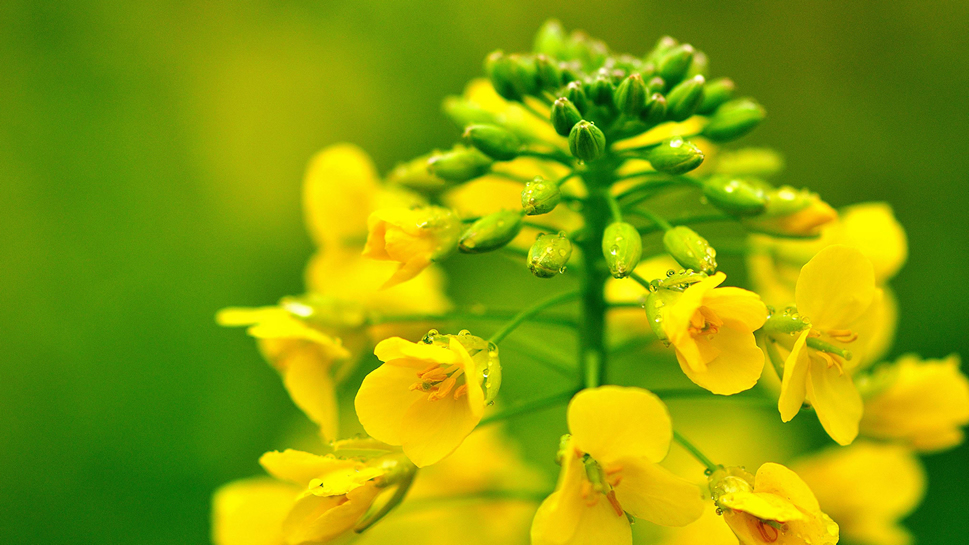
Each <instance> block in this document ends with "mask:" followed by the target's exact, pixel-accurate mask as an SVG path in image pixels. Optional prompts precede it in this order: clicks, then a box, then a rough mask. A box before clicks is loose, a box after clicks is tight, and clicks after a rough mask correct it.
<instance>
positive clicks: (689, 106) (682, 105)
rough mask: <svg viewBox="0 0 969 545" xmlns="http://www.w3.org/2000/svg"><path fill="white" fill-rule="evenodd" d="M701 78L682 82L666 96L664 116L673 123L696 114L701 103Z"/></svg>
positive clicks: (704, 81)
mask: <svg viewBox="0 0 969 545" xmlns="http://www.w3.org/2000/svg"><path fill="white" fill-rule="evenodd" d="M704 83H706V80H705V79H703V76H694V77H692V78H690V79H688V80H685V81H683V82H682V83H680V84H679V85H677V86H676V87H674V88H673V90H671V91H670V92H669V94H667V95H666V101H667V104H668V105H667V108H666V116H667V117H669V118H670V119H672V120H673V121H683V120H685V119H688V118H689V117H690V116H691V115H693V114H694V113H696V110H697V108H699V107H700V103H701V102H703V84H704Z"/></svg>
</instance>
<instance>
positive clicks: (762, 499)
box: [718, 492, 805, 522]
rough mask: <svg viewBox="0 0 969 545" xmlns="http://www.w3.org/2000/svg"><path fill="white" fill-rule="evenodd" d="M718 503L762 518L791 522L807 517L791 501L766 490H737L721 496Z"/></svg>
mask: <svg viewBox="0 0 969 545" xmlns="http://www.w3.org/2000/svg"><path fill="white" fill-rule="evenodd" d="M718 504H719V505H720V506H721V507H726V508H728V509H732V510H734V511H743V512H744V513H748V514H750V515H753V516H755V517H757V518H759V519H761V520H773V521H777V522H790V521H792V520H802V519H804V518H805V515H804V513H802V512H801V511H800V510H798V508H797V507H796V506H795V505H794V504H793V503H791V502H789V501H787V500H785V499H784V498H782V497H780V496H777V495H775V494H767V493H764V492H735V493H733V494H726V495H724V496H721V497H720V500H719V501H718Z"/></svg>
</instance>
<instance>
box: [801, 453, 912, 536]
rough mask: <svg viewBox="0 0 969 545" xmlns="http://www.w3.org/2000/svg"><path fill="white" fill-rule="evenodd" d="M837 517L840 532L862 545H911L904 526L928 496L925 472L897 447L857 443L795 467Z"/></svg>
mask: <svg viewBox="0 0 969 545" xmlns="http://www.w3.org/2000/svg"><path fill="white" fill-rule="evenodd" d="M792 467H793V468H794V469H795V470H796V471H797V474H798V475H800V476H801V478H802V479H804V482H806V483H807V484H808V485H809V486H810V487H811V489H812V490H813V491H814V493H815V495H816V496H817V498H818V502H819V503H820V504H821V507H822V508H823V509H824V511H825V512H826V513H828V514H829V515H831V517H832V518H834V519H835V520H837V521H838V523H839V526H840V527H841V535H842V536H844V538H845V539H848V540H850V541H851V542H852V543H857V544H859V545H909V544H910V543H912V536H911V535H909V533H908V532H907V531H906V530H905V529H904V528H903V527H902V526H901V525H900V524H899V522H900V521H901V519H903V518H905V517H906V516H907V515H908V514H909V513H911V512H912V511H913V510H914V509H915V508H916V507H917V506H918V505H919V503H920V502H921V501H922V497H923V496H924V495H925V471H924V469H922V464H921V463H920V462H919V460H918V458H917V457H916V456H915V455H913V454H912V452H911V451H910V450H909V449H907V448H904V447H901V446H897V445H883V444H874V443H866V442H858V443H855V444H853V445H851V446H850V447H848V448H829V449H826V450H824V451H822V452H820V453H818V454H814V455H812V456H809V457H807V458H804V459H802V460H800V461H799V462H797V463H796V464H795V465H793V466H792Z"/></svg>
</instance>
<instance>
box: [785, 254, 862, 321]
mask: <svg viewBox="0 0 969 545" xmlns="http://www.w3.org/2000/svg"><path fill="white" fill-rule="evenodd" d="M874 296H875V273H874V270H873V269H872V266H871V262H870V261H868V258H866V257H865V256H864V254H862V253H861V252H860V251H859V250H858V249H857V248H853V247H851V246H843V245H838V244H836V245H834V246H828V247H827V248H825V249H823V250H821V251H820V252H818V254H817V255H816V256H814V257H813V258H812V259H811V261H808V262H807V264H806V265H804V267H802V268H801V275H800V276H799V277H798V279H797V286H796V287H795V288H794V298H795V300H796V301H797V310H798V312H800V313H801V314H803V315H804V316H807V317H808V318H809V319H810V320H811V325H812V327H813V328H814V329H818V330H822V331H824V330H828V329H841V328H844V327H845V326H847V325H849V324H850V323H851V322H853V321H854V320H856V319H857V318H858V317H859V316H861V314H862V313H863V312H865V310H867V309H868V307H869V306H870V305H871V301H872V298H873V297H874Z"/></svg>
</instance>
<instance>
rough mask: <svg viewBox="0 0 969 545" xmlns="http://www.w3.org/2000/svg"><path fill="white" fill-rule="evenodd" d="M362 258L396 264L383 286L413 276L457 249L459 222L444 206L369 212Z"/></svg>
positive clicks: (391, 284)
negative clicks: (367, 229)
mask: <svg viewBox="0 0 969 545" xmlns="http://www.w3.org/2000/svg"><path fill="white" fill-rule="evenodd" d="M367 227H368V228H369V234H368V235H367V245H366V246H365V247H364V249H363V255H364V257H369V258H371V259H376V260H378V261H394V262H397V263H398V264H399V266H398V268H397V270H396V271H395V272H394V274H393V275H392V276H391V277H390V279H389V280H387V281H386V282H385V283H384V285H383V286H382V288H389V287H392V286H395V285H397V284H400V283H401V282H406V281H407V280H410V279H411V278H414V277H415V276H417V275H418V274H420V272H421V271H423V270H424V269H426V268H427V267H428V266H429V265H430V264H431V263H432V262H433V261H436V260H439V259H443V258H445V257H447V256H448V255H449V254H450V253H451V252H453V251H454V249H455V248H457V242H458V236H459V235H460V234H461V221H460V220H459V219H458V217H457V216H456V215H455V214H454V213H453V212H452V211H450V210H448V209H447V208H441V207H439V206H427V207H424V208H387V209H382V210H377V211H376V212H374V213H372V214H370V218H369V219H368V220H367Z"/></svg>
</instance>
